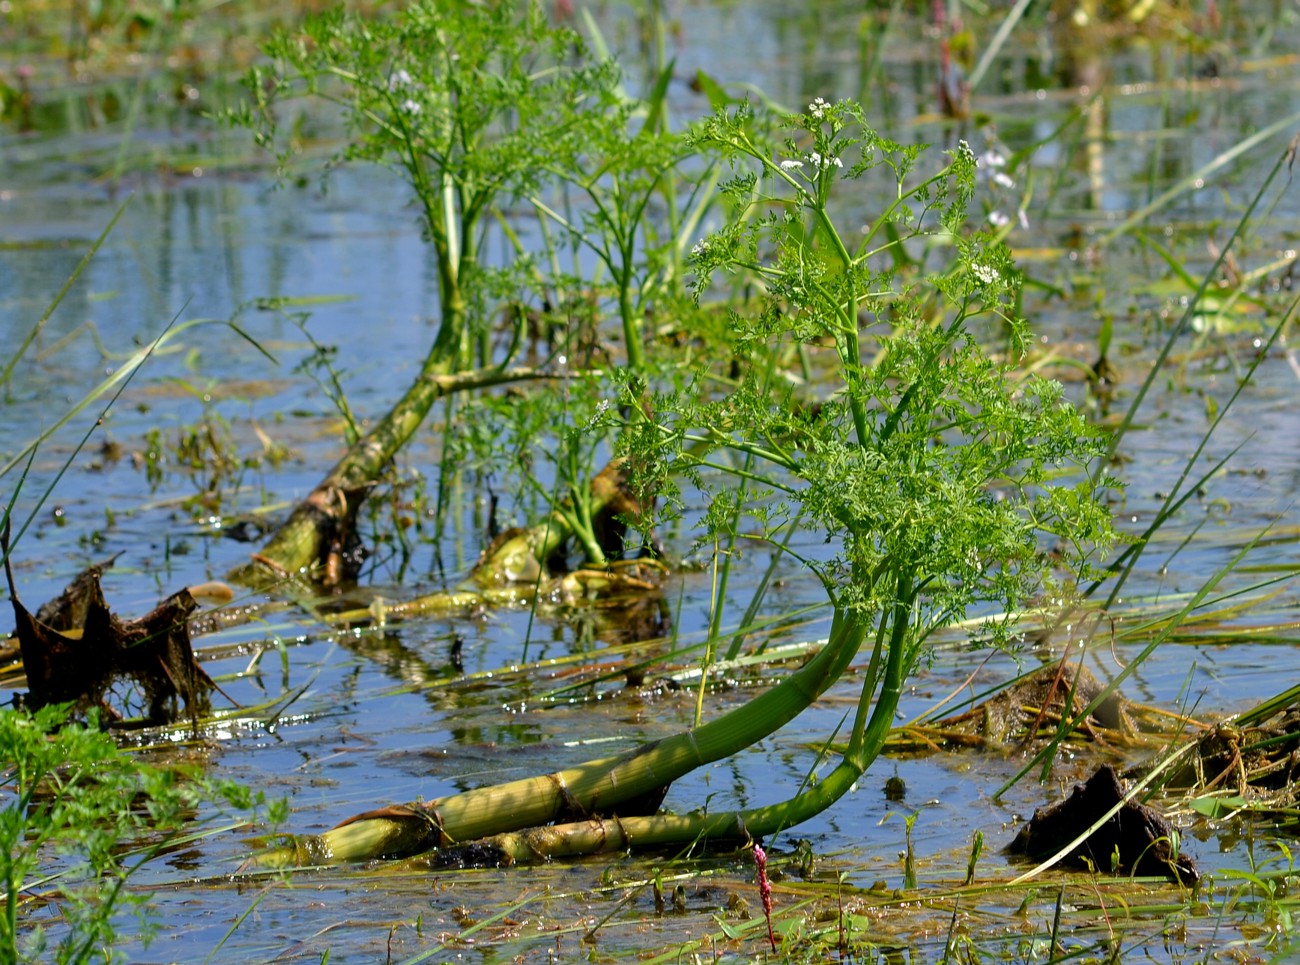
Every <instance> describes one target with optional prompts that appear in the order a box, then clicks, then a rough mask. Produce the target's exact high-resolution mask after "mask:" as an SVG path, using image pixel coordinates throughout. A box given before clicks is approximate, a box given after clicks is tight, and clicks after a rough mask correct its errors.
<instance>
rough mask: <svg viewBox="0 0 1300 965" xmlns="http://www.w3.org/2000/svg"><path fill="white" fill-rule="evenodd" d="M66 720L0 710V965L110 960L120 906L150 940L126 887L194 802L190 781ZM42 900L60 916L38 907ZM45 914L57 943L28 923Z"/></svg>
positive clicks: (49, 713)
mask: <svg viewBox="0 0 1300 965" xmlns="http://www.w3.org/2000/svg"><path fill="white" fill-rule="evenodd" d="M65 719H66V711H65V709H64V708H60V707H55V706H50V707H44V708H42V709H41V710H39V711H37V712H36V713H35V714H28V713H27V712H26V711H22V710H10V709H6V710H3V711H0V759H3V760H4V761H5V762H6V771H5V773H4V776H3V788H4V791H5V805H6V806H5V808H4V810H3V811H0V877H3V881H4V886H5V894H6V896H7V897H6V901H5V912H4V914H3V915H0V959H3V960H4V961H57V962H81V961H88V960H90V959H105V960H113V958H114V957H115V956H114V955H113V952H112V946H113V937H114V935H115V933H116V927H117V926H116V923H115V919H116V917H117V916H118V915H119V914H120V913H121V912H122V911H123V910H124V909H128V908H129V909H133V910H134V911H135V912H136V913H137V915H139V916H140V918H141V924H142V926H145V927H144V929H143V930H142V932H141V934H142V936H143V937H145V938H146V939H147V937H148V930H147V925H148V921H147V917H146V912H147V908H146V906H145V900H144V897H143V896H140V895H133V894H130V893H128V892H127V891H125V890H124V888H123V886H124V884H125V883H126V880H127V878H128V876H129V875H130V874H131V873H132V872H133V871H135V870H136V869H137V868H138V867H139V866H140V865H141V864H143V863H144V862H145V861H147V860H148V859H149V858H150V857H152V856H153V855H154V854H156V853H157V852H158V850H159V849H160V848H161V847H162V845H163V844H164V843H165V841H166V835H167V833H168V832H169V831H172V830H174V829H176V828H178V827H179V826H180V825H181V823H182V821H183V820H184V819H185V817H186V816H187V814H188V813H189V811H190V809H192V808H193V806H194V805H195V804H196V803H197V801H198V792H197V791H196V790H195V789H194V787H193V786H185V785H182V784H180V783H178V781H177V776H176V774H175V773H174V772H173V771H171V770H164V769H160V768H156V767H151V766H148V765H146V764H142V763H141V762H140V761H138V760H136V759H135V758H134V757H132V756H130V755H128V754H125V753H123V752H122V751H120V750H119V749H118V747H117V745H116V744H115V743H114V741H113V739H112V738H111V737H110V736H108V735H107V734H104V733H101V732H100V731H99V729H98V728H97V727H96V726H95V724H94V722H93V721H92V722H91V723H90V724H89V725H86V726H82V725H77V724H67V725H66V726H61V725H63V724H64V721H65ZM131 848H135V849H136V850H129V849H131ZM50 903H53V905H54V906H56V907H57V909H58V913H57V915H49V914H47V913H46V912H45V911H42V910H40V909H44V908H45V907H46V906H47V905H48V904H50ZM42 918H45V919H46V920H48V921H59V923H60V925H59V931H58V935H57V937H56V938H52V937H51V936H50V935H48V934H47V933H46V931H45V929H44V928H43V927H42V926H41V925H40V924H36V925H30V924H29V922H30V921H31V920H33V919H35V920H36V921H38V922H39V921H40V919H42Z"/></svg>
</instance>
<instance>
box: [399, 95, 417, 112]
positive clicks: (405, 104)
mask: <svg viewBox="0 0 1300 965" xmlns="http://www.w3.org/2000/svg"><path fill="white" fill-rule="evenodd" d="M402 110H404V111H406V113H408V114H418V113H420V104H419V102H418V101H413V100H411V99H410V98H409V97H408V98H407V99H406V100H404V101H402Z"/></svg>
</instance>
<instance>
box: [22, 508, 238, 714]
mask: <svg viewBox="0 0 1300 965" xmlns="http://www.w3.org/2000/svg"><path fill="white" fill-rule="evenodd" d="M8 535H9V534H8V532H7V527H6V532H5V533H4V534H3V539H2V540H0V542H2V544H3V547H4V550H5V576H6V577H7V579H8V581H9V594H10V596H11V598H12V600H13V607H14V623H15V636H17V638H18V644H19V648H20V650H21V652H22V658H23V669H24V671H25V672H26V675H27V687H28V693H27V698H26V701H27V704H28V705H29V706H30V707H32V708H33V709H35V708H39V707H44V706H45V705H47V704H55V703H70V704H73V705H74V706H75V707H76V708H77V710H78V711H81V712H84V711H86V710H89V709H90V708H92V707H98V708H100V709H102V710H103V711H104V712H105V713H106V714H107V715H108V717H109V718H111V719H117V718H120V717H121V716H122V715H121V712H120V711H119V710H118V709H117V708H115V707H114V706H113V705H112V704H111V703H110V702H109V700H108V695H109V693H110V691H112V689H113V688H114V686H115V685H116V684H117V683H118V682H119V681H122V680H130V681H133V682H134V683H135V684H136V685H137V686H138V687H139V689H140V691H141V693H142V694H143V697H144V702H145V718H146V720H147V721H148V722H149V723H151V724H167V723H172V722H174V721H175V720H176V719H177V718H178V717H179V714H180V711H181V708H182V707H183V708H184V711H185V713H186V715H187V716H188V717H189V718H190V720H191V721H197V720H198V717H199V716H200V715H202V714H205V713H207V712H208V710H209V709H210V704H209V699H208V697H209V694H210V693H211V691H212V689H213V688H214V686H215V685H214V684H213V682H212V679H211V678H210V677H209V676H208V675H207V674H206V673H205V672H204V671H203V669H202V668H201V667H200V666H199V665H198V662H197V661H196V660H195V659H194V651H193V649H192V647H191V646H190V635H189V622H188V621H189V616H190V614H191V613H193V612H194V610H195V609H196V608H197V606H198V604H197V603H195V601H194V598H193V597H192V596H191V595H190V592H189V590H184V589H183V590H181V591H180V592H179V593H175V594H173V595H172V596H169V597H168V598H167V599H165V600H163V601H162V603H160V604H159V605H158V606H157V607H156V608H154V609H153V610H152V611H150V612H149V613H147V614H145V615H144V616H142V617H140V618H139V619H136V620H121V619H119V618H118V617H117V616H115V615H114V614H113V613H112V611H111V610H109V608H108V604H107V603H106V602H105V601H104V593H103V590H102V588H101V587H100V582H99V581H100V576H101V575H102V573H103V569H104V566H103V565H96V566H91V567H88V568H87V569H86V570H84V571H83V572H82V573H81V574H80V575H78V576H77V578H76V579H75V580H73V582H72V583H71V584H69V586H68V587H67V589H65V590H64V591H63V593H62V594H60V595H59V596H58V597H57V598H56V599H55V600H52V601H50V602H49V603H47V604H46V605H45V606H43V607H41V608H40V610H39V611H38V612H37V614H36V615H33V614H32V613H31V611H29V610H28V609H27V608H26V607H25V606H23V603H22V601H21V600H20V599H19V597H18V588H17V586H16V585H15V583H14V575H13V568H12V566H11V565H10V561H9V540H8ZM109 564H110V565H111V561H109Z"/></svg>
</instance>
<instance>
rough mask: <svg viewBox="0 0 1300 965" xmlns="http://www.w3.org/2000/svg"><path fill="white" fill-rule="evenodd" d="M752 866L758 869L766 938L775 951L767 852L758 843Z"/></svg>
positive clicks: (755, 846)
mask: <svg viewBox="0 0 1300 965" xmlns="http://www.w3.org/2000/svg"><path fill="white" fill-rule="evenodd" d="M754 867H755V868H757V869H758V897H759V898H760V899H762V902H763V917H764V918H766V919H767V940H768V941H769V942H771V943H772V951H773V952H775V951H776V932H774V931H772V882H770V881H768V880H767V852H766V851H764V850H763V846H762V845H760V844H755V845H754Z"/></svg>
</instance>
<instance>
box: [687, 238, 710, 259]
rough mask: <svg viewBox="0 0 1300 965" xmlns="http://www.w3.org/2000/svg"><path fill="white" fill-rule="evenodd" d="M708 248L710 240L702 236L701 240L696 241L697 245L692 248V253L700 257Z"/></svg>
mask: <svg viewBox="0 0 1300 965" xmlns="http://www.w3.org/2000/svg"><path fill="white" fill-rule="evenodd" d="M708 250H709V240H708V239H707V238H701V239H700V240H699V241H697V242H695V246H694V247H693V248H691V254H692V255H693V256H695V257H696V258H698V257H699V256H700V255H702V254H704V253H705V252H706V251H708Z"/></svg>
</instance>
